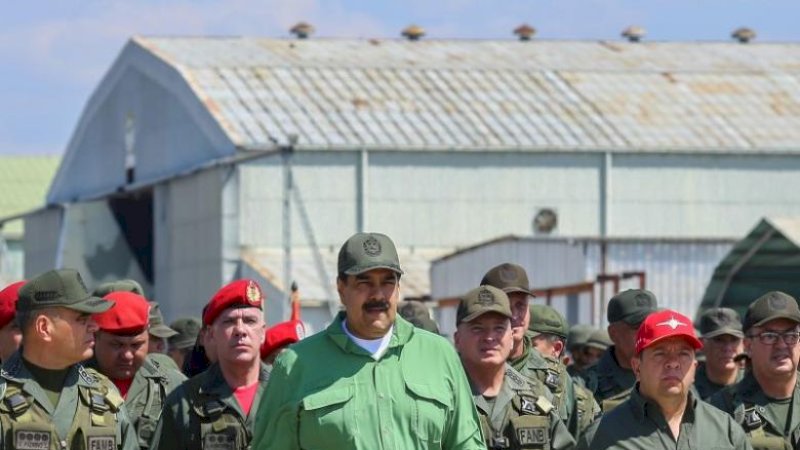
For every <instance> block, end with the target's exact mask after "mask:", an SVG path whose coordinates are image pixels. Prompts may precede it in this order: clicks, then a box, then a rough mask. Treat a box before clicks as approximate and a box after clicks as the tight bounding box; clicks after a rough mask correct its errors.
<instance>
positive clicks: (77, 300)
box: [17, 269, 114, 314]
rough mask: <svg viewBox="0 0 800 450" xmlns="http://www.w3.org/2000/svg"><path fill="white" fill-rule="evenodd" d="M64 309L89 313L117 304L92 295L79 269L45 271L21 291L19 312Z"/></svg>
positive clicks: (18, 301)
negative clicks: (58, 307)
mask: <svg viewBox="0 0 800 450" xmlns="http://www.w3.org/2000/svg"><path fill="white" fill-rule="evenodd" d="M54 306H60V307H63V308H68V309H72V310H75V311H79V312H82V313H87V314H98V313H101V312H105V311H108V310H109V309H110V308H111V307H112V306H114V303H112V302H109V301H107V300H103V299H102V298H99V297H96V296H94V295H92V294H90V293H89V291H88V289H86V285H85V284H84V283H83V278H81V274H80V273H78V271H77V270H73V269H59V270H51V271H49V272H45V273H43V274H41V275H39V276H37V277H35V278H33V279H32V280H30V281H28V282H27V283H25V285H24V286H22V288H21V289H20V290H19V294H18V299H17V311H19V312H27V311H33V310H35V309H41V308H51V307H54Z"/></svg>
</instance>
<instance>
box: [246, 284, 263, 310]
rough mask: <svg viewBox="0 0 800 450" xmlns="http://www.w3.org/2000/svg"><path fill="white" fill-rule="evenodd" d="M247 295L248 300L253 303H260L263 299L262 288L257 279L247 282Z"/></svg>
mask: <svg viewBox="0 0 800 450" xmlns="http://www.w3.org/2000/svg"><path fill="white" fill-rule="evenodd" d="M245 297H247V302H248V303H250V304H251V305H260V304H261V300H262V295H261V289H259V288H258V285H257V284H256V282H255V281H250V283H248V284H247V290H246V292H245Z"/></svg>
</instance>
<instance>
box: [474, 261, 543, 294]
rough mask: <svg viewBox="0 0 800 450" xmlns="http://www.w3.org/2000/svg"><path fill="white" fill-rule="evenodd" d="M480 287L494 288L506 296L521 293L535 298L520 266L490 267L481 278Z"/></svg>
mask: <svg viewBox="0 0 800 450" xmlns="http://www.w3.org/2000/svg"><path fill="white" fill-rule="evenodd" d="M481 286H494V287H496V288H497V289H502V290H503V292H505V293H507V294H510V293H512V292H522V293H524V294H528V295H530V296H533V297H535V295H533V294H532V293H531V288H530V283H529V282H528V274H527V272H525V269H524V268H523V267H522V266H520V265H517V264H512V263H503V264H500V265H499V266H495V267H492V268H491V269H489V271H488V272H486V275H484V276H483V279H482V280H481Z"/></svg>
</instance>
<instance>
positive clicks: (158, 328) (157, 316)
mask: <svg viewBox="0 0 800 450" xmlns="http://www.w3.org/2000/svg"><path fill="white" fill-rule="evenodd" d="M149 303H150V329H149V330H148V331H149V332H150V334H152V335H153V336H155V337H160V338H164V339H166V338H171V337H172V336H175V335H176V334H178V332H177V331H175V330H173V329H172V328H170V327H168V326H167V325H166V324H165V323H164V316H162V315H161V307H160V306H158V303H156V302H149Z"/></svg>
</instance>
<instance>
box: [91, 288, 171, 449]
mask: <svg viewBox="0 0 800 450" xmlns="http://www.w3.org/2000/svg"><path fill="white" fill-rule="evenodd" d="M105 299H106V300H108V301H112V302H114V307H113V308H111V309H109V310H108V311H106V312H104V313H101V314H97V315H95V317H94V320H95V322H97V326H98V327H99V330H98V331H97V332H96V333H95V350H94V358H93V360H92V361H91V365H92V367H93V368H95V369H97V370H98V371H99V372H100V373H102V374H103V375H105V376H107V377H108V378H109V379H110V380H111V381H112V382H113V383H114V385H115V386H116V387H117V389H119V392H120V394H121V395H122V398H123V399H125V408H126V409H127V411H128V416H129V417H130V419H131V422H133V426H134V428H135V429H136V435H137V436H138V438H139V446H140V447H142V448H147V446H148V444H149V443H150V440H151V439H152V438H153V432H154V431H155V427H156V423H157V422H158V419H159V417H161V409H162V408H163V406H164V400H165V399H166V397H167V394H169V393H170V392H172V391H173V390H174V389H175V388H176V387H178V385H180V384H181V383H183V381H184V380H186V377H185V376H183V374H182V373H180V372H178V371H177V370H175V369H171V368H168V367H163V366H162V365H161V364H159V363H158V362H157V361H155V360H153V358H152V356H149V355H148V354H147V340H148V338H149V333H148V332H147V329H148V314H149V311H150V305H149V304H148V303H147V299H145V298H144V297H142V296H141V295H137V294H134V293H132V292H121V291H120V292H111V293H110V294H108V295H106V296H105Z"/></svg>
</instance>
